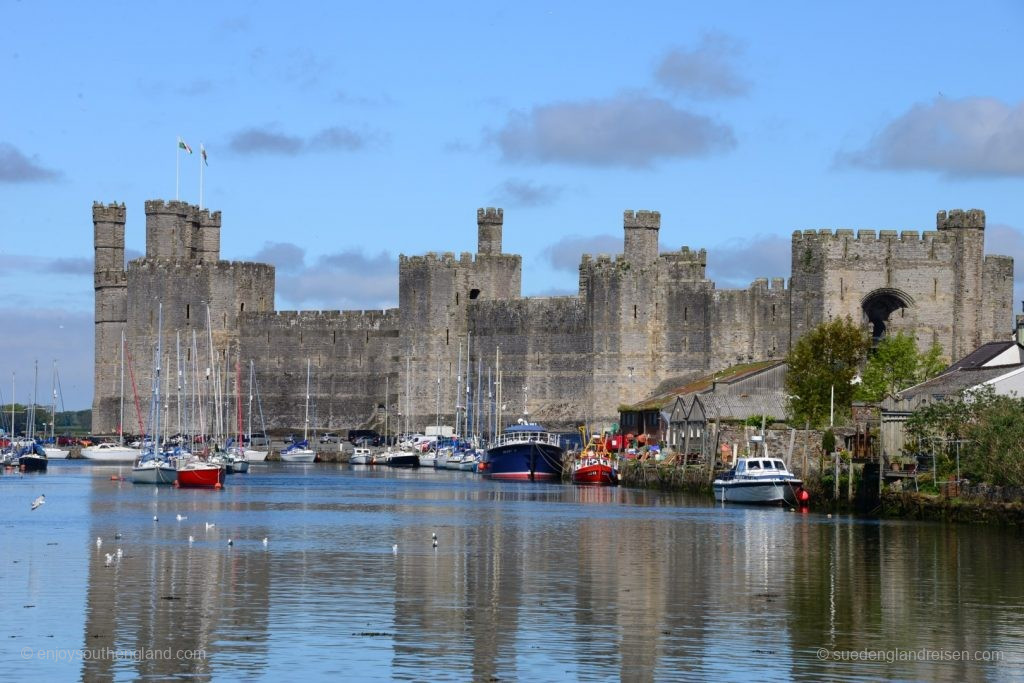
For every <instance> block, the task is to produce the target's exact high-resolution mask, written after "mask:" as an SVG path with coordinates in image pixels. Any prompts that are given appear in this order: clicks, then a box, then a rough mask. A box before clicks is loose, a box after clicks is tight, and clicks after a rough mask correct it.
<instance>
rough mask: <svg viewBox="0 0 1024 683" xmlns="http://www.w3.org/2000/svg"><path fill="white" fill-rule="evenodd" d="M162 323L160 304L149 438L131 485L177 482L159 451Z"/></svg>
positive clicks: (173, 470)
mask: <svg viewBox="0 0 1024 683" xmlns="http://www.w3.org/2000/svg"><path fill="white" fill-rule="evenodd" d="M163 321H164V309H163V304H160V307H159V314H158V316H157V328H156V329H157V332H156V363H155V365H154V372H153V394H152V396H151V397H150V407H149V426H150V429H151V431H152V435H151V438H149V439H147V440H146V445H145V446H144V447H143V449H142V452H141V453H140V454H139V459H138V460H136V461H135V465H134V466H133V467H132V483H133V484H173V483H175V482H176V481H177V480H178V471H177V470H176V469H175V467H174V465H173V464H172V463H171V462H170V461H168V460H167V458H166V457H164V455H163V453H162V452H161V450H160V363H161V360H162V359H161V357H160V355H161V353H162V349H163V344H162V341H163V340H162V338H161V337H162V335H161V333H162V331H163Z"/></svg>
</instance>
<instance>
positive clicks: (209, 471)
mask: <svg viewBox="0 0 1024 683" xmlns="http://www.w3.org/2000/svg"><path fill="white" fill-rule="evenodd" d="M223 485H224V469H223V468H221V467H217V466H215V465H198V466H191V465H186V466H185V467H183V468H181V469H180V470H178V486H180V487H182V488H220V487H221V486H223Z"/></svg>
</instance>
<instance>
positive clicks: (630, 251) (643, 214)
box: [622, 211, 661, 268]
mask: <svg viewBox="0 0 1024 683" xmlns="http://www.w3.org/2000/svg"><path fill="white" fill-rule="evenodd" d="M622 223H623V228H624V230H625V233H626V237H625V256H626V260H627V261H629V262H630V263H632V264H633V265H634V266H638V267H641V268H642V267H644V266H647V265H650V264H652V263H654V262H655V261H657V260H658V231H659V230H661V214H660V213H659V212H657V211H636V212H633V211H625V212H623V216H622Z"/></svg>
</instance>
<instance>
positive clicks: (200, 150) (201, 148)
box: [199, 142, 210, 166]
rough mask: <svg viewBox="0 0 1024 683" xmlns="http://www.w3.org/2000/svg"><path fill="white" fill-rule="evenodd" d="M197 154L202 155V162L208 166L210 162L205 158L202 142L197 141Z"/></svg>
mask: <svg viewBox="0 0 1024 683" xmlns="http://www.w3.org/2000/svg"><path fill="white" fill-rule="evenodd" d="M199 154H200V155H201V156H202V157H203V163H204V164H206V165H207V166H209V165H210V162H209V161H207V160H206V148H205V147H203V143H201V142H200V143H199Z"/></svg>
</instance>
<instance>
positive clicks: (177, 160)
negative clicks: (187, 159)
mask: <svg viewBox="0 0 1024 683" xmlns="http://www.w3.org/2000/svg"><path fill="white" fill-rule="evenodd" d="M178 141H179V143H180V142H181V136H180V135H179V136H178ZM180 185H181V145H180V144H176V145H174V201H178V188H179V186H180Z"/></svg>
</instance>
